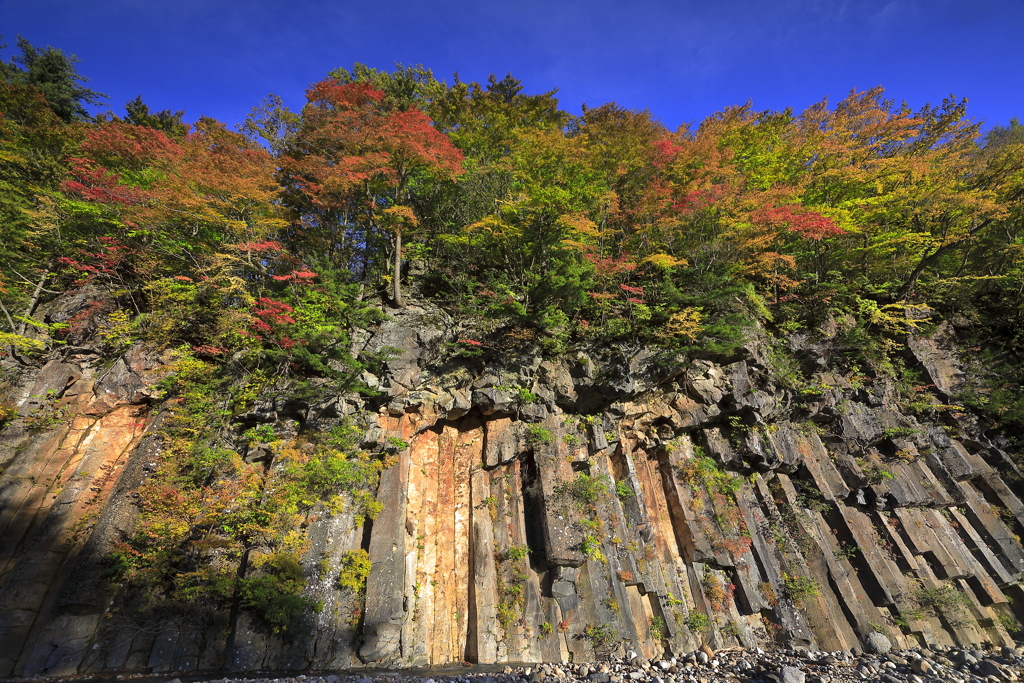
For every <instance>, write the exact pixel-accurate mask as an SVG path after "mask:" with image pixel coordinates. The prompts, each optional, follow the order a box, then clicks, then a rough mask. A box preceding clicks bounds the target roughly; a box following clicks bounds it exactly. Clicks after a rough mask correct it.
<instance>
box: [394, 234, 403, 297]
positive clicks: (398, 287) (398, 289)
mask: <svg viewBox="0 0 1024 683" xmlns="http://www.w3.org/2000/svg"><path fill="white" fill-rule="evenodd" d="M392 280H393V284H394V286H395V290H394V292H395V306H396V307H398V308H405V300H404V299H403V298H402V229H401V228H400V227H398V226H397V225H396V226H395V267H394V272H393V273H392Z"/></svg>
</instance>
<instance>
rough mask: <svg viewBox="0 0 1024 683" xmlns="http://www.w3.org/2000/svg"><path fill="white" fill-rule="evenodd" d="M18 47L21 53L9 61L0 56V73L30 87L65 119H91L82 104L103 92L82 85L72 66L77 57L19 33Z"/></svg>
mask: <svg viewBox="0 0 1024 683" xmlns="http://www.w3.org/2000/svg"><path fill="white" fill-rule="evenodd" d="M18 49H20V50H21V54H20V55H15V56H14V57H12V58H11V60H10V61H9V62H4V61H2V60H0V77H2V78H3V79H4V80H5V81H7V82H8V83H16V84H23V85H31V86H32V87H34V88H35V89H36V90H38V91H39V92H40V93H42V95H43V97H45V98H46V101H47V102H48V103H49V105H50V108H51V109H53V112H54V113H55V114H56V115H57V116H59V117H60V118H61V120H63V121H64V122H65V123H71V122H73V121H90V120H92V117H91V116H90V115H89V111H88V110H87V109H86V108H85V105H87V104H91V105H95V106H98V105H100V104H102V102H103V100H104V99H106V97H107V96H106V95H104V94H103V93H99V92H96V91H95V90H92V89H90V88H86V87H84V86H83V85H82V83H87V82H88V81H89V79H88V78H86V77H84V76H82V75H81V74H79V73H78V70H77V69H76V68H75V64H77V63H78V57H76V56H75V55H69V54H65V53H64V52H63V51H62V50H59V49H57V48H54V47H47V48H46V49H42V48H39V47H36V46H34V45H32V44H31V43H29V42H28V41H27V40H25V39H24V38H22V37H20V36H19V37H18Z"/></svg>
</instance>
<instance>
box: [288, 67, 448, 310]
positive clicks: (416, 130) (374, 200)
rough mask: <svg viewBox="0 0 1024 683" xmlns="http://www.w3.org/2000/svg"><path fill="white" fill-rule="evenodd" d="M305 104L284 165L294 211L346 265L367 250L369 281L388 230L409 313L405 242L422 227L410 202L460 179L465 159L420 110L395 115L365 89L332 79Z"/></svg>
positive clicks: (398, 294)
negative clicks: (379, 240)
mask: <svg viewBox="0 0 1024 683" xmlns="http://www.w3.org/2000/svg"><path fill="white" fill-rule="evenodd" d="M307 98H308V100H309V103H308V104H307V105H306V107H305V108H304V109H303V112H302V123H301V124H300V126H299V129H298V131H297V132H296V133H295V135H294V137H293V139H292V140H291V142H290V144H289V145H288V148H287V151H286V152H285V154H284V156H283V157H282V158H281V168H282V179H283V182H284V184H285V186H286V187H287V188H288V193H287V198H288V200H289V203H290V206H291V207H292V209H293V210H294V211H295V213H296V217H297V219H298V221H299V224H300V225H301V226H302V229H303V230H304V232H309V231H316V232H319V233H320V234H321V235H323V236H324V237H325V238H326V241H327V242H328V243H330V247H331V249H332V250H333V251H340V252H341V254H342V258H347V259H351V258H352V256H354V254H353V252H354V251H355V250H358V249H360V248H361V249H362V252H363V253H362V269H363V274H362V275H363V278H364V279H365V278H366V276H367V269H368V268H369V267H370V265H371V262H372V261H373V260H375V258H376V256H377V255H376V254H373V253H371V246H372V240H373V234H374V233H375V232H377V231H380V230H381V229H382V228H389V229H390V232H391V233H392V235H393V242H392V248H393V251H392V259H391V260H392V267H391V284H392V293H393V300H394V304H395V305H396V306H398V307H403V306H404V305H405V303H404V300H403V297H402V290H401V283H400V280H401V264H402V234H403V231H404V230H407V229H409V228H411V227H414V226H415V225H416V224H417V221H416V220H415V215H414V213H413V211H412V209H411V208H410V205H411V203H412V196H411V195H412V193H413V192H414V189H415V185H416V184H418V183H423V182H430V180H431V178H442V179H445V178H446V179H452V178H454V177H455V176H456V175H458V174H459V173H461V171H462V159H463V156H462V154H461V153H460V152H459V150H457V149H456V148H455V147H454V146H453V145H452V144H451V142H450V141H449V140H448V138H447V137H446V136H445V135H444V134H442V133H440V132H438V131H437V130H435V129H434V128H433V127H432V126H431V121H430V119H429V118H427V116H426V115H425V114H424V113H423V112H422V111H421V110H419V109H417V108H415V107H411V108H408V109H405V110H401V109H397V108H392V107H389V106H387V104H386V102H385V94H384V92H382V91H380V90H377V89H375V88H373V87H372V86H370V85H369V84H367V83H341V82H340V81H338V80H337V79H328V80H325V81H321V82H320V83H317V84H316V85H314V86H313V87H312V88H310V89H309V91H308V93H307ZM396 217H401V219H400V220H396ZM335 228H340V229H341V232H342V233H344V232H345V231H346V230H347V229H349V228H354V231H353V232H350V233H349V234H338V233H337V232H335ZM325 233H326V234H325ZM350 263H351V261H350ZM346 265H347V264H346Z"/></svg>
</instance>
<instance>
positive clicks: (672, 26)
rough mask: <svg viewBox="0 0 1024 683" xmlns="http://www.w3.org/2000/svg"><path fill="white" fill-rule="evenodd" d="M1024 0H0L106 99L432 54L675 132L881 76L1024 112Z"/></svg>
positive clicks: (256, 99)
mask: <svg viewBox="0 0 1024 683" xmlns="http://www.w3.org/2000/svg"><path fill="white" fill-rule="evenodd" d="M1022 27H1024V0H717V1H715V0H549V1H548V2H544V1H541V0H515V1H512V0H479V1H472V2H471V1H465V0H464V1H461V2H458V1H453V0H440V1H431V0H419V1H416V0H371V1H368V2H364V1H358V2H356V1H351V0H288V1H285V0H175V1H174V2H167V1H165V0H89V1H83V0H0V33H2V34H3V35H4V39H5V41H6V43H7V45H8V47H7V49H6V50H3V52H2V54H3V56H4V57H10V56H11V55H13V54H15V52H16V51H15V49H14V45H15V43H16V40H17V36H18V35H19V34H20V35H21V36H23V37H24V38H26V39H27V40H28V41H29V42H31V43H33V44H34V45H38V46H46V45H52V46H53V47H58V48H61V49H62V50H64V51H65V52H68V53H74V54H76V55H77V56H78V58H79V60H80V62H79V64H78V69H79V72H80V73H81V74H83V75H85V76H87V77H88V78H90V79H91V80H90V83H89V84H88V85H89V87H91V88H93V89H95V90H98V91H100V92H103V93H105V94H107V95H109V98H110V99H109V108H111V109H113V110H114V111H116V112H122V111H123V106H124V103H125V102H127V101H128V100H130V99H131V98H133V97H135V96H136V95H141V96H142V98H143V100H144V101H145V102H146V103H147V104H148V105H149V106H150V107H151V109H157V110H160V109H172V110H178V109H184V110H185V112H186V116H185V119H186V120H188V121H194V120H195V119H196V118H198V117H199V116H201V115H202V116H211V117H213V118H216V119H219V120H221V121H224V122H225V123H228V124H231V125H234V124H237V123H239V122H241V121H242V120H243V119H244V118H245V116H246V114H247V113H248V111H249V110H250V109H252V107H254V106H256V105H257V104H259V103H260V102H261V101H262V100H263V98H264V97H265V96H266V95H267V94H269V93H275V94H278V95H280V96H281V97H282V98H283V99H284V100H285V102H286V103H287V104H288V105H289V106H292V107H293V108H296V109H298V108H300V107H301V106H302V104H303V102H304V101H305V98H304V92H305V89H306V87H307V86H309V85H310V84H311V83H313V82H316V81H318V80H320V79H322V78H323V77H324V76H325V75H326V74H327V72H328V71H330V70H331V69H334V68H336V67H346V68H350V67H351V66H352V64H353V63H355V62H362V63H364V64H367V65H369V66H372V67H376V68H381V69H391V68H393V67H394V64H395V63H396V62H400V63H402V64H405V65H414V64H422V65H424V66H426V67H428V68H430V69H432V70H433V72H434V75H435V76H436V77H437V78H439V79H445V80H447V81H448V82H449V83H450V82H452V75H453V74H454V73H455V72H458V73H459V76H460V78H461V79H462V80H464V81H474V80H475V81H480V82H484V81H485V80H486V78H487V76H488V75H489V74H492V73H493V74H496V75H497V76H498V77H499V78H500V77H502V76H504V75H505V74H506V73H509V72H511V73H512V75H513V76H514V77H516V78H518V79H520V80H521V81H522V83H523V86H524V89H525V92H527V93H539V92H545V91H548V90H552V89H555V88H557V89H558V91H559V93H558V96H559V99H560V102H561V105H562V107H563V108H564V109H566V110H567V111H569V112H571V113H578V112H579V111H580V108H581V105H583V104H584V103H585V104H587V105H588V106H598V105H601V104H604V103H606V102H612V101H614V102H617V103H618V104H620V105H622V106H625V107H628V108H632V109H645V108H646V109H649V110H650V111H651V112H652V113H653V114H654V115H655V116H657V117H658V118H660V119H661V121H662V122H663V123H665V124H666V125H667V126H669V127H670V128H673V129H674V128H676V127H677V126H679V125H680V124H683V123H693V122H699V121H700V120H701V119H703V118H704V117H705V116H707V115H709V114H711V113H713V112H715V111H719V110H721V109H723V108H725V107H727V106H730V105H739V104H743V103H745V102H747V101H751V102H752V104H753V106H754V108H755V109H757V110H763V109H773V110H778V109H784V108H786V107H792V108H794V109H795V110H796V111H801V110H802V109H804V108H805V107H807V106H809V105H811V104H813V103H815V102H818V101H820V100H821V99H823V98H825V97H828V98H829V99H830V101H833V102H835V101H837V100H839V99H841V98H842V97H844V96H845V95H846V94H847V93H849V91H850V90H851V89H857V90H865V89H868V88H871V87H874V86H876V85H882V86H884V87H885V88H886V94H887V97H889V98H890V99H893V100H895V101H896V102H901V101H904V100H905V101H906V102H907V103H908V104H909V105H910V106H911V107H912V108H915V109H916V108H919V107H920V106H922V105H924V104H926V103H933V104H938V103H939V102H941V101H942V99H943V98H945V97H948V96H949V95H951V94H952V95H955V96H956V97H958V98H960V97H966V98H968V100H969V102H970V104H969V105H968V114H969V115H970V116H971V117H973V118H975V119H976V120H981V121H984V122H985V123H986V127H988V126H991V125H994V124H1002V125H1005V124H1006V123H1008V122H1009V120H1010V118H1011V117H1014V116H1021V117H1024V50H1022V49H1021V47H1020V46H1021V41H1022V38H1021V33H1022Z"/></svg>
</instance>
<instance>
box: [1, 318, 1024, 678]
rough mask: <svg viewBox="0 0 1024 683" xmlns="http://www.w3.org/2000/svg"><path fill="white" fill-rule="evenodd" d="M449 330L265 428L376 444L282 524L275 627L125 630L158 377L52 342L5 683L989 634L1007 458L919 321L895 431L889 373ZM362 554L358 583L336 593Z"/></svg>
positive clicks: (15, 384) (6, 544)
mask: <svg viewBox="0 0 1024 683" xmlns="http://www.w3.org/2000/svg"><path fill="white" fill-rule="evenodd" d="M454 327H455V326H454V323H453V321H451V320H449V319H447V318H446V317H445V316H444V314H443V313H441V312H440V311H438V310H436V309H432V308H427V307H420V306H417V305H412V306H410V307H408V308H406V309H404V310H403V311H401V312H399V313H397V314H395V316H394V318H393V319H392V320H391V321H389V322H387V323H384V324H383V325H382V326H381V327H380V329H378V330H375V331H374V332H373V333H372V334H370V335H367V336H366V338H364V339H363V340H362V341H361V342H360V343H361V344H363V345H364V346H365V347H366V348H368V349H371V350H372V349H381V348H383V347H385V346H388V347H395V348H397V350H398V351H397V352H395V353H392V355H391V360H389V361H387V362H385V364H384V366H383V368H382V371H381V372H380V373H379V374H378V375H377V376H367V377H365V380H366V381H367V382H368V383H369V384H370V385H371V386H373V387H374V388H376V389H377V390H378V391H379V392H380V394H379V395H377V396H374V397H369V398H365V397H360V396H357V395H345V396H336V395H324V396H322V397H321V398H320V399H319V400H316V401H313V402H310V403H307V404H305V405H303V406H301V407H299V408H295V407H294V406H292V407H291V408H289V410H288V411H287V414H288V416H287V418H286V417H284V412H285V411H283V410H282V411H281V413H280V414H278V413H277V412H274V411H273V410H271V409H270V408H267V411H266V416H265V417H264V418H261V419H264V420H265V421H271V422H272V421H273V420H275V419H277V420H284V419H288V420H291V421H292V422H293V423H294V426H293V429H292V432H293V433H294V434H296V436H295V437H294V438H295V439H297V440H299V441H301V435H302V433H303V430H310V429H314V428H317V429H320V428H323V427H324V426H327V425H330V424H332V423H335V422H337V421H338V420H339V419H341V417H342V416H345V415H347V416H349V417H350V418H352V419H355V418H359V419H361V420H363V423H364V426H365V427H366V429H365V434H364V436H363V443H364V445H367V446H368V447H369V446H377V447H380V448H390V449H391V450H392V451H393V457H392V459H391V464H390V466H389V467H388V468H387V469H386V470H385V471H384V472H383V474H382V476H381V479H380V486H379V490H378V492H377V499H378V501H379V502H381V503H382V504H383V508H382V510H381V512H380V514H379V515H377V517H376V518H375V519H374V520H372V521H365V522H362V523H360V522H359V521H358V520H357V519H356V516H355V514H354V511H353V508H352V507H351V506H349V507H344V506H343V507H342V508H341V509H340V510H338V509H333V510H332V509H328V508H327V507H324V506H321V507H318V508H316V509H315V510H313V511H312V512H311V513H310V514H309V515H307V516H306V518H305V522H304V523H303V525H302V526H301V528H298V529H297V532H300V533H301V534H303V535H304V539H305V541H304V546H303V548H304V549H303V555H302V567H303V571H304V573H305V576H306V589H305V593H304V595H305V596H306V597H308V598H309V604H310V605H311V607H309V608H308V609H307V610H306V612H305V613H304V614H303V615H302V616H301V617H300V618H297V619H296V620H295V621H294V622H293V623H292V624H291V625H290V626H289V627H288V628H286V629H278V630H277V631H275V630H274V629H271V628H268V626H267V625H266V624H264V623H261V622H260V621H259V619H257V618H256V617H255V616H253V615H252V614H250V613H248V612H246V610H245V609H242V608H237V609H234V610H233V611H232V613H231V614H230V615H226V616H225V615H222V616H221V618H217V617H216V615H212V616H211V615H196V614H188V613H174V612H173V611H164V612H161V613H145V612H143V613H130V612H128V611H126V610H124V609H123V607H124V606H123V605H120V604H119V603H118V601H119V600H122V599H124V596H123V593H121V592H119V591H118V587H117V586H112V585H109V580H108V579H107V578H105V577H106V574H105V573H104V572H105V569H104V561H105V558H107V557H108V556H109V554H110V552H111V550H112V548H113V547H114V545H115V544H116V543H118V542H119V541H122V540H124V539H125V538H126V537H128V536H129V535H130V534H131V533H132V530H133V529H134V525H135V524H136V523H137V516H138V510H137V506H136V504H135V502H134V499H133V492H134V491H136V490H137V489H138V488H139V487H140V486H141V485H142V484H143V483H144V482H145V481H146V479H147V477H148V476H149V475H150V473H151V471H152V466H153V462H154V460H155V458H156V454H157V453H158V451H159V448H160V444H161V435H160V430H159V421H160V419H161V418H160V415H161V409H160V408H156V409H153V408H151V407H150V406H149V401H150V398H151V396H152V395H153V393H154V391H153V389H152V387H153V386H154V382H155V380H156V378H157V377H159V376H160V373H161V367H162V366H163V364H164V362H165V360H166V359H161V358H159V357H156V356H153V355H150V354H147V353H146V352H145V351H144V350H143V349H142V348H133V349H131V350H130V351H129V352H128V353H126V354H125V355H124V356H123V357H122V358H120V359H118V360H117V361H116V362H115V363H114V364H113V365H112V366H110V367H109V368H107V369H103V370H101V369H100V368H99V363H98V361H99V359H98V358H97V357H96V356H94V355H89V354H88V353H82V354H78V355H76V354H75V353H67V354H66V355H65V356H64V357H63V358H62V359H54V360H51V361H50V362H49V363H47V364H45V365H43V366H42V367H39V368H35V369H29V370H24V371H22V372H21V374H20V375H18V374H14V375H11V377H12V379H10V380H9V385H8V388H7V391H8V394H9V397H10V400H11V401H12V403H13V404H15V405H16V406H17V407H18V416H17V417H16V418H15V419H13V420H12V421H11V422H10V423H9V424H8V425H7V426H6V428H5V431H4V432H3V434H2V436H0V465H2V467H3V476H2V479H0V567H2V568H3V574H2V575H0V675H4V676H7V675H12V674H13V675H38V674H47V675H57V674H71V673H76V672H89V671H109V670H129V671H144V670H145V671H154V672H169V671H189V670H213V669H224V670H245V669H257V668H268V669H293V670H299V669H331V668H339V667H358V666H362V665H367V666H373V667H382V666H383V667H404V666H422V665H434V664H445V663H451V662H461V661H474V662H481V663H491V662H521V661H529V662H539V661H547V662H566V661H575V662H580V661H590V660H593V659H598V658H601V657H603V656H607V655H609V654H611V653H615V652H623V651H625V649H627V648H628V649H633V650H635V651H636V652H638V653H640V654H642V656H644V657H646V658H648V659H654V658H659V657H665V656H669V655H672V654H677V655H678V654H681V653H687V652H692V651H693V650H695V649H696V648H698V647H699V646H700V645H701V644H702V643H707V644H709V645H710V646H711V647H713V648H720V647H727V646H730V645H744V646H748V647H753V646H758V645H760V646H768V647H771V646H776V647H802V648H808V649H813V650H830V651H834V650H841V649H850V648H852V647H857V646H863V644H864V642H865V641H866V640H867V639H868V637H869V635H870V634H872V633H881V634H883V635H884V636H885V637H886V638H887V639H889V640H890V641H891V642H892V643H893V645H894V646H896V647H900V648H906V647H912V646H914V645H917V644H922V643H924V644H934V645H964V646H966V645H980V644H982V643H985V642H987V643H991V644H994V645H997V646H1000V645H1012V644H1013V641H1012V638H1011V632H1013V631H1014V630H1016V629H1019V628H1020V623H1021V620H1022V619H1024V613H1022V610H1024V607H1022V605H1024V594H1022V593H1021V590H1020V586H1019V584H1020V580H1021V576H1022V571H1024V548H1022V546H1021V541H1020V533H1021V530H1022V528H1024V527H1022V524H1024V505H1022V504H1021V501H1020V500H1019V498H1018V496H1017V495H1016V494H1015V493H1014V491H1013V490H1012V488H1011V486H1010V485H1008V484H1007V482H1006V481H1005V480H1004V478H1003V476H1002V474H1001V473H1002V472H1005V471H1006V470H1007V468H1008V467H1012V463H1011V461H1010V459H1009V456H1008V454H1007V453H1006V452H1005V446H1003V445H1002V444H1000V443H999V442H996V441H993V440H991V438H990V437H988V436H986V435H985V434H984V433H983V431H982V430H981V429H980V428H978V426H977V425H976V424H975V422H974V418H973V417H972V416H971V414H970V413H969V412H968V411H966V410H965V409H963V408H960V407H957V406H955V405H952V404H951V400H952V399H951V396H952V395H953V393H954V390H955V388H956V387H957V386H958V384H959V383H962V382H963V381H965V379H964V374H963V370H962V368H961V367H960V364H959V362H958V361H957V360H956V356H955V354H954V353H953V351H954V350H955V346H954V342H953V341H952V335H951V332H950V331H949V330H948V329H946V328H944V327H942V326H941V325H940V326H939V330H938V332H936V333H935V335H934V336H933V337H914V338H911V339H910V341H909V342H908V344H907V348H908V350H909V352H910V353H911V354H912V358H913V359H914V362H916V363H918V365H919V366H920V367H921V369H922V371H923V372H924V373H926V374H927V377H928V380H929V381H930V384H932V385H934V386H933V387H928V388H927V390H926V392H927V393H930V394H931V395H934V396H935V400H934V401H933V404H934V405H935V406H936V407H935V408H934V409H933V410H930V411H926V412H925V413H924V414H919V415H916V416H915V415H912V414H910V413H908V412H907V411H906V410H905V409H904V408H903V407H902V406H901V404H900V402H899V400H898V394H897V392H896V390H895V388H894V387H893V385H892V384H891V383H890V382H888V381H886V380H885V379H884V378H873V379H869V378H864V377H852V376H843V375H839V374H834V373H830V372H828V370H827V367H828V366H827V363H826V362H823V364H822V367H823V368H824V369H823V370H822V371H820V372H818V374H817V375H816V378H817V379H818V380H819V382H820V383H819V384H818V385H816V386H815V387H814V388H813V389H811V390H808V389H804V390H803V391H795V390H792V389H789V388H786V387H784V386H781V385H780V384H779V383H778V382H777V381H776V380H775V379H774V377H775V375H774V374H773V368H772V364H771V362H770V361H769V360H768V359H767V358H765V357H763V356H762V355H761V351H760V349H761V347H760V346H759V345H758V343H756V342H752V343H751V344H749V345H748V352H747V353H746V355H745V356H744V357H740V358H733V359H729V360H728V361H722V360H718V361H715V362H713V361H711V360H697V361H692V362H690V363H688V364H682V363H680V362H678V361H677V360H673V359H668V361H666V359H665V358H664V357H662V356H659V355H657V354H655V353H654V352H653V351H650V350H647V349H632V350H627V349H623V348H603V349H598V348H595V349H593V350H591V352H589V353H584V352H578V353H576V354H575V355H572V356H570V357H553V358H545V357H543V356H542V354H541V353H540V352H539V350H538V349H537V348H536V347H533V346H530V345H520V346H508V347H506V349H505V350H504V351H503V352H502V353H501V354H495V356H494V357H492V358H490V359H487V358H481V357H475V358H459V357H458V356H452V355H451V354H450V353H448V352H446V351H445V348H446V347H445V345H444V344H445V343H446V342H452V341H455V339H457V336H455V333H454V332H452V331H451V330H452V329H454ZM444 330H448V331H444ZM495 344H497V342H495ZM824 355H825V354H824V353H823V354H822V357H823V358H824ZM271 402H272V401H271ZM268 405H270V404H268ZM360 549H363V550H365V551H366V553H367V555H368V558H369V560H370V562H372V566H371V569H370V571H369V575H368V576H367V578H366V583H365V589H364V592H363V593H362V594H360V593H359V592H354V591H352V590H350V589H348V588H345V587H342V586H341V585H340V584H339V581H338V575H339V572H340V571H341V566H342V564H343V562H344V559H345V557H346V556H347V554H348V553H351V552H352V551H357V550H360ZM215 557H216V556H215V555H211V558H210V560H209V561H211V562H212V561H216V559H215ZM247 571H252V570H251V569H250V568H247V567H246V566H244V565H239V567H238V575H239V576H244V575H245V574H246V572H247ZM1014 598H1018V599H1017V600H1016V601H1014ZM1008 629H1009V630H1008Z"/></svg>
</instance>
